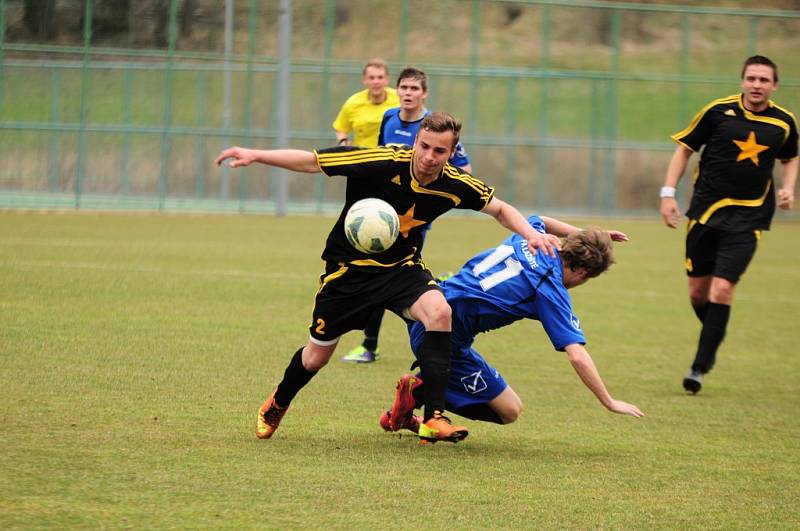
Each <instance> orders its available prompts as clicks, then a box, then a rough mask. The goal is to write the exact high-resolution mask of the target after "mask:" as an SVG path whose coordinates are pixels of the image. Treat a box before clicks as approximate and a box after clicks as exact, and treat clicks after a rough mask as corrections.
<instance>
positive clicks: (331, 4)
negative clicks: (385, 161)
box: [314, 0, 336, 214]
mask: <svg viewBox="0 0 800 531" xmlns="http://www.w3.org/2000/svg"><path fill="white" fill-rule="evenodd" d="M334 22H336V0H328V3H327V7H326V9H325V44H324V47H325V48H324V50H325V51H324V52H323V53H324V55H323V58H324V59H323V65H322V101H321V102H320V113H319V130H320V131H328V132H330V128H331V111H330V106H331V103H330V101H331V97H330V89H331V58H332V56H333V31H334V29H335V28H334ZM315 188H316V193H315V194H314V196H315V198H316V207H317V213H318V214H321V213H322V209H323V206H324V203H325V176H324V175H322V174H320V175H318V176H317V179H316V182H315Z"/></svg>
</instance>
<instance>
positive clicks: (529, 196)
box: [0, 0, 800, 216]
mask: <svg viewBox="0 0 800 531" xmlns="http://www.w3.org/2000/svg"><path fill="white" fill-rule="evenodd" d="M282 5H288V7H289V8H290V14H291V17H290V21H291V23H290V28H289V29H290V32H289V35H290V38H289V40H288V42H287V43H284V44H283V45H281V43H280V40H279V33H280V32H279V30H280V21H282V20H283V21H285V20H287V18H286V15H287V13H285V12H284V13H282V12H281V6H282ZM767 7H768V6H767ZM282 17H283V18H282ZM226 26H227V28H228V29H227V32H226ZM798 49H800V12H798V11H786V10H778V9H767V8H766V7H765V8H764V9H758V10H755V9H734V8H715V7H693V6H677V5H660V4H635V3H617V2H599V1H571V2H554V1H551V2H547V1H536V0H530V1H522V0H520V1H505V2H499V1H489V0H484V1H478V0H473V1H469V0H439V1H437V2H428V1H425V0H402V1H397V0H394V1H390V0H347V1H343V0H339V1H337V0H327V1H325V0H293V1H289V0H284V2H283V3H282V2H279V1H278V0H275V1H269V2H266V1H257V0H236V1H234V0H228V2H225V1H219V0H171V1H164V0H140V1H133V0H90V1H84V0H40V1H32V0H28V1H12V0H0V207H4V208H103V209H145V210H167V211H172V210H196V211H232V212H237V211H238V212H283V211H287V212H333V211H336V210H337V209H338V206H339V205H340V204H341V201H342V199H343V193H344V186H343V183H342V181H341V180H337V179H328V178H325V177H322V176H320V175H289V176H288V179H285V177H284V176H282V175H281V174H278V173H275V172H274V171H273V170H271V169H269V168H266V167H251V168H247V169H245V170H233V171H229V170H225V169H220V168H217V167H216V166H214V164H213V160H214V157H215V156H216V154H217V153H218V152H219V150H220V149H222V148H223V147H226V146H228V145H231V144H240V145H248V146H259V147H265V148H269V147H277V145H278V144H283V143H284V142H283V141H279V138H283V137H286V138H288V140H287V141H285V144H286V145H288V146H290V147H298V148H313V147H325V146H328V145H332V144H333V143H334V135H333V130H332V128H331V123H332V121H333V118H334V117H335V115H336V113H337V111H338V109H339V106H340V105H341V104H342V103H343V102H344V100H345V99H346V98H347V97H348V96H349V95H350V94H352V93H353V92H355V91H356V90H359V89H360V88H361V85H360V74H361V68H362V66H363V63H364V62H365V61H366V60H367V59H369V58H371V57H373V56H380V57H383V58H384V59H386V60H387V61H388V62H389V63H390V66H391V69H392V74H393V75H395V74H396V73H397V72H399V70H400V69H401V68H402V67H404V66H406V65H414V66H418V67H421V68H423V69H424V70H426V71H427V72H428V74H429V77H430V81H431V85H430V96H429V98H428V107H429V108H431V109H436V110H446V111H449V112H451V113H453V114H455V115H456V116H458V117H460V118H461V119H462V120H463V121H464V124H465V128H464V132H463V141H464V144H465V147H466V148H467V150H468V152H469V155H470V158H471V160H472V166H473V169H474V172H475V174H476V175H479V176H480V177H482V178H483V179H484V180H486V181H487V182H489V183H491V184H493V185H495V186H496V187H497V188H498V194H499V195H500V196H501V197H503V198H504V199H507V200H509V201H511V202H513V203H515V204H517V205H519V206H520V207H523V208H531V209H534V208H535V209H537V210H541V211H547V212H556V211H570V212H576V213H582V214H602V215H606V214H608V215H619V214H641V213H645V212H647V213H649V214H651V215H652V214H653V213H654V212H655V208H656V206H657V195H658V188H659V186H660V184H661V181H662V177H663V174H664V171H665V169H666V166H667V162H668V160H669V157H670V155H671V153H672V151H673V149H674V145H673V144H672V142H671V141H670V140H669V135H670V134H672V133H674V132H676V131H678V130H680V129H682V128H683V127H685V125H686V124H687V123H688V121H689V120H690V119H691V117H692V115H693V114H694V113H695V112H696V111H697V110H698V109H699V108H700V107H701V106H703V105H704V104H705V103H707V102H708V101H710V100H711V99H714V98H717V97H721V96H724V95H727V94H732V93H735V92H736V91H737V90H738V84H739V70H740V68H741V63H742V61H743V60H744V58H745V57H747V56H749V55H752V54H754V53H760V54H763V55H768V56H770V57H771V58H772V59H773V60H775V61H776V62H777V63H778V65H779V67H780V69H781V81H780V90H779V91H778V92H776V94H775V100H776V101H777V102H778V103H779V104H781V105H782V106H784V107H787V108H789V109H794V110H798V109H800V90H798V86H800V78H798V77H797V76H798V74H797V72H799V71H800V56H798V54H797V52H796V51H797V50H798ZM282 61H283V62H284V63H283V64H288V72H289V77H288V80H289V86H290V90H289V93H288V97H287V98H286V99H285V100H282V99H281V97H280V92H279V91H278V90H277V88H278V86H279V78H280V76H279V75H278V73H279V70H280V65H281V64H282ZM393 82H394V78H393ZM281 108H285V109H288V113H289V130H288V131H283V133H284V134H283V135H281V133H282V131H281V130H280V128H279V126H278V115H279V113H278V112H277V110H278V109H281ZM695 163H696V161H695ZM284 183H286V184H284ZM282 190H283V192H285V198H286V199H285V204H282V203H284V199H283V198H284V195H283V194H282ZM680 193H681V194H683V204H685V203H686V194H688V190H687V189H686V186H685V185H684V187H683V189H682V190H681V192H680ZM781 215H784V216H785V214H781Z"/></svg>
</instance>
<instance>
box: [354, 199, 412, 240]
mask: <svg viewBox="0 0 800 531" xmlns="http://www.w3.org/2000/svg"><path fill="white" fill-rule="evenodd" d="M399 232H400V218H398V217H397V212H396V211H395V209H394V208H392V205H390V204H389V203H387V202H386V201H384V200H383V199H377V198H374V197H368V198H367V199H361V200H360V201H356V202H355V203H353V206H351V207H350V210H348V211H347V215H346V216H345V218H344V233H345V235H346V236H347V241H348V242H350V245H352V246H353V247H355V248H356V249H358V250H359V251H361V252H362V253H369V254H375V253H382V252H383V251H385V250H387V249H388V248H389V247H391V246H392V244H393V243H394V242H395V240H396V239H397V235H398V234H399Z"/></svg>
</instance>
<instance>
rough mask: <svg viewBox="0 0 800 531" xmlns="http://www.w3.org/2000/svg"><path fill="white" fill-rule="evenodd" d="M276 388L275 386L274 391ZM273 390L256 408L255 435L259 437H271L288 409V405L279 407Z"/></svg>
mask: <svg viewBox="0 0 800 531" xmlns="http://www.w3.org/2000/svg"><path fill="white" fill-rule="evenodd" d="M277 390H278V389H277V388H276V389H275V391H277ZM275 391H272V394H271V395H269V398H267V400H266V401H265V402H264V403H263V404H261V408H260V409H259V410H258V420H256V437H258V438H259V439H269V438H270V437H272V434H273V433H275V430H277V429H278V425H279V424H280V423H281V419H282V418H283V416H284V415H285V414H286V411H287V410H288V409H289V406H286V407H280V406H279V405H278V404H276V403H275Z"/></svg>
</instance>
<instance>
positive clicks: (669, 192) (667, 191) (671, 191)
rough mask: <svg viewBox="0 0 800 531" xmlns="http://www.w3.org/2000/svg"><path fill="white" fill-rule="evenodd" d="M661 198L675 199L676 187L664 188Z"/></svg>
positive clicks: (662, 188)
mask: <svg viewBox="0 0 800 531" xmlns="http://www.w3.org/2000/svg"><path fill="white" fill-rule="evenodd" d="M659 197H675V187H674V186H662V187H661V193H660V194H659Z"/></svg>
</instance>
